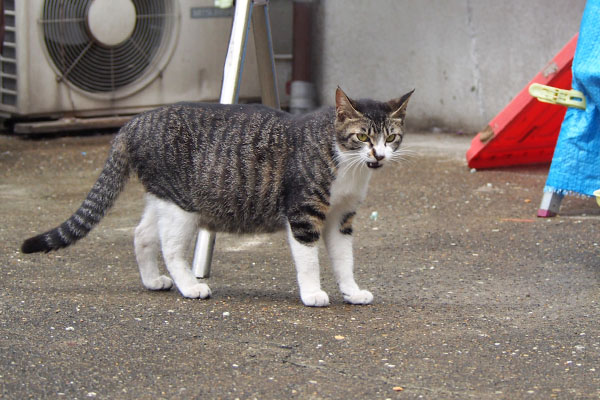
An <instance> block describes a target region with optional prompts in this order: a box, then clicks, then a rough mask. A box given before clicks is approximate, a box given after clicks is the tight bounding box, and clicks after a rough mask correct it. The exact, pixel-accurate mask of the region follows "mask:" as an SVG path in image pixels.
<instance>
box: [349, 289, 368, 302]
mask: <svg viewBox="0 0 600 400" xmlns="http://www.w3.org/2000/svg"><path fill="white" fill-rule="evenodd" d="M344 301H345V302H346V303H350V304H371V303H372V302H373V295H372V294H371V292H369V291H368V290H359V291H358V292H355V293H352V294H344Z"/></svg>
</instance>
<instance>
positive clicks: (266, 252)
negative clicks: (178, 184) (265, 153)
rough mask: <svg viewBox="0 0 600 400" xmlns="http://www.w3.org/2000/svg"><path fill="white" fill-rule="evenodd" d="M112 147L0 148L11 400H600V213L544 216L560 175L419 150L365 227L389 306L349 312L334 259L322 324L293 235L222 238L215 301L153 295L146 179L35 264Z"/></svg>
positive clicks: (25, 143)
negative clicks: (303, 282)
mask: <svg viewBox="0 0 600 400" xmlns="http://www.w3.org/2000/svg"><path fill="white" fill-rule="evenodd" d="M112 137H113V136H112V135H110V134H104V135H91V136H67V137H60V138H47V137H46V138H41V139H35V140H32V139H23V138H19V137H14V136H0V216H1V218H2V220H1V223H0V249H1V250H0V268H1V269H0V276H1V286H0V288H1V289H0V397H1V398H5V399H25V398H34V399H41V398H52V399H54V398H65V399H89V398H97V399H162V398H165V399H172V398H182V399H236V398H239V399H253V398H256V399H288V398H298V399H387V398H389V399H413V398H425V399H467V398H474V399H548V398H562V399H579V398H582V399H583V398H594V399H597V398H599V397H600V325H599V323H598V322H599V320H600V294H599V285H598V283H599V280H600V262H599V260H598V256H599V254H600V248H599V246H598V244H599V243H600V208H599V207H598V206H597V205H596V204H595V202H594V200H592V199H579V198H569V197H567V198H565V200H564V201H563V205H562V208H561V214H560V215H559V216H558V217H556V218H550V219H538V218H536V217H535V215H536V211H537V208H538V206H539V202H540V199H541V195H542V189H543V186H544V182H545V178H546V175H547V171H548V166H541V167H527V168H513V169H496V170H489V171H476V172H475V171H470V169H469V168H468V167H467V166H466V163H465V159H464V153H465V151H466V150H467V148H468V147H469V143H470V139H471V138H470V137H469V136H460V135H453V134H431V133H425V134H422V133H409V134H408V135H407V138H406V143H407V145H408V146H410V147H411V148H412V150H414V152H415V155H414V156H413V157H411V159H410V161H408V162H405V163H402V164H397V165H393V166H386V167H384V168H382V169H380V170H378V171H375V174H374V177H373V180H372V182H371V186H370V190H369V195H368V197H367V199H366V201H365V204H364V205H363V207H362V208H361V209H360V210H359V212H358V215H357V217H356V218H355V225H354V228H355V229H354V231H355V259H356V265H357V267H356V274H357V278H358V282H359V284H361V286H362V287H364V288H366V289H369V290H371V291H372V292H373V294H374V296H375V300H374V303H373V304H372V305H369V306H351V305H347V304H345V303H344V302H343V300H342V297H341V295H340V294H339V293H338V292H337V290H336V287H335V283H334V280H333V277H332V275H331V273H330V271H329V267H328V261H327V257H325V252H324V249H323V248H322V249H321V250H322V251H321V255H322V266H323V268H322V269H323V273H322V281H323V286H324V288H325V290H326V291H327V292H328V293H329V295H330V299H331V306H330V307H328V308H308V307H304V306H303V305H302V304H301V302H300V299H299V295H298V289H297V284H296V279H295V273H294V267H293V264H292V259H291V256H290V253H289V250H288V247H287V244H286V241H285V235H284V234H274V235H259V236H246V237H237V236H231V235H218V237H217V245H216V250H215V254H214V262H213V269H212V276H211V278H210V279H209V284H210V286H211V289H212V292H213V297H212V298H210V299H208V300H189V299H184V298H182V297H181V296H180V295H179V293H178V292H177V291H176V290H175V289H173V290H171V291H167V292H150V291H147V290H145V289H144V288H143V287H142V285H141V281H140V278H139V274H138V271H137V266H136V263H135V258H134V253H133V244H132V241H133V230H134V228H135V226H136V224H137V223H138V221H139V218H140V214H141V210H142V208H143V200H142V194H143V190H142V187H141V185H140V184H139V183H138V182H137V181H136V180H135V179H132V180H131V181H130V183H129V185H128V187H127V188H126V190H125V192H124V193H123V194H122V195H121V197H120V198H119V200H118V201H117V203H116V205H115V207H114V208H113V209H112V211H111V212H110V213H109V215H108V216H107V217H106V218H105V219H104V220H103V221H102V222H101V224H100V225H99V226H98V227H97V228H96V229H95V230H93V231H92V232H91V233H90V235H89V236H88V237H87V238H85V239H84V240H82V241H80V242H79V243H77V244H76V245H74V246H72V247H70V248H67V249H63V250H61V251H58V252H54V253H50V254H34V255H24V254H21V253H20V252H19V247H20V244H21V242H22V240H23V239H25V238H27V237H29V236H31V235H32V234H34V233H39V232H41V231H43V230H46V229H48V228H51V227H54V226H56V225H57V224H58V223H60V222H62V221H63V220H64V219H66V217H68V216H69V215H70V214H71V213H72V212H73V211H74V210H75V209H76V208H77V207H78V205H79V204H80V202H81V201H82V200H83V198H84V197H85V195H86V193H87V191H88V190H89V188H90V187H91V185H92V183H93V182H94V180H95V179H96V177H97V175H98V173H99V171H100V168H101V167H102V165H103V163H104V159H105V157H106V154H107V150H108V147H109V142H110V140H111V139H112ZM375 216H376V218H375Z"/></svg>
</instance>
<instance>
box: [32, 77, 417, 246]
mask: <svg viewBox="0 0 600 400" xmlns="http://www.w3.org/2000/svg"><path fill="white" fill-rule="evenodd" d="M411 93H412V92H411ZM411 93H407V94H406V95H404V96H403V97H401V98H399V99H396V100H391V101H389V102H375V101H372V100H363V101H355V100H352V99H350V98H349V97H347V96H346V95H345V94H344V93H343V91H342V90H341V89H339V88H338V90H337V92H336V107H335V108H324V109H321V110H318V111H315V112H313V113H309V114H306V115H302V116H292V115H290V114H288V113H285V112H282V111H278V110H273V109H270V108H267V107H264V106H262V105H220V104H207V103H178V104H174V105H171V106H165V107H162V108H158V109H156V110H153V111H149V112H146V113H142V114H140V115H138V116H136V117H134V118H133V119H132V120H131V121H130V122H129V123H127V124H126V125H125V126H123V128H121V130H120V132H119V133H118V135H117V136H116V137H115V139H114V141H113V144H112V147H111V150H110V154H109V157H108V160H107V161H106V164H105V166H104V168H103V170H102V172H101V174H100V177H99V178H98V180H97V181H96V183H95V184H94V185H93V187H92V189H91V190H90V192H89V194H88V195H87V197H86V199H85V200H84V202H83V203H82V205H81V206H80V207H79V209H77V210H76V211H75V213H74V214H73V215H72V216H71V217H70V218H69V219H67V220H66V221H65V222H64V223H62V224H61V225H59V226H58V227H57V228H54V229H52V230H50V231H48V232H45V233H42V234H40V235H37V236H34V237H32V238H30V239H27V240H26V241H25V242H24V243H23V245H22V251H23V252H24V253H33V252H48V251H51V250H57V249H60V248H62V247H66V246H69V245H70V244H72V243H74V242H76V241H78V240H79V239H81V238H83V237H84V236H85V235H86V234H87V233H88V232H89V231H90V230H91V229H92V228H93V227H94V226H95V225H97V224H98V223H99V222H100V220H101V219H102V217H103V216H104V215H105V214H106V212H107V211H108V210H109V209H110V207H111V206H112V205H113V203H114V201H115V199H116V198H117V196H118V195H119V193H120V192H121V191H122V189H123V187H124V185H125V183H126V181H127V179H128V178H129V176H130V174H131V173H134V174H135V175H137V177H138V178H139V180H140V181H141V183H142V184H143V185H144V187H145V189H146V191H147V192H148V193H149V194H150V195H152V196H154V197H155V198H157V199H160V200H162V201H165V202H167V203H170V204H174V205H176V206H178V207H179V208H180V209H181V210H183V211H184V212H187V213H192V214H193V215H195V218H197V221H196V225H197V226H198V227H202V228H206V229H208V230H210V231H213V232H232V233H240V234H241V233H258V232H274V231H277V230H282V229H286V227H288V229H289V230H290V231H291V234H292V237H293V239H294V240H295V241H297V242H298V243H299V244H301V245H303V246H312V245H314V243H315V242H317V240H319V238H320V237H321V234H322V231H323V228H324V226H325V222H326V220H327V219H328V216H329V215H330V211H331V208H332V203H335V201H334V200H335V199H332V198H331V196H332V187H333V185H334V182H336V180H338V181H339V180H340V179H341V177H342V176H343V175H344V176H345V179H351V178H350V177H352V176H353V175H355V174H356V171H357V170H365V171H367V170H368V171H369V173H370V171H372V170H375V169H377V168H379V167H381V166H382V165H383V163H384V162H385V161H386V160H388V159H389V160H393V159H394V156H393V154H395V153H396V151H397V150H398V149H399V147H400V143H401V141H402V135H403V131H402V129H403V125H404V116H405V109H406V104H407V102H408V98H409V97H410V94H411ZM359 175H360V174H359ZM367 182H368V180H367V181H365V185H366V183H367ZM355 206H357V204H356V205H355ZM354 215H355V209H348V210H344V213H343V214H342V215H340V216H339V217H337V218H339V220H338V221H337V222H336V226H337V229H338V231H339V232H340V233H341V234H343V235H351V234H352V218H353V216H354ZM163 251H164V249H163Z"/></svg>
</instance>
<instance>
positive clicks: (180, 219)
mask: <svg viewBox="0 0 600 400" xmlns="http://www.w3.org/2000/svg"><path fill="white" fill-rule="evenodd" d="M155 203H156V204H157V216H158V234H159V237H160V244H161V248H162V253H163V257H164V260H165V265H166V266H167V270H168V271H169V274H170V275H171V278H173V281H174V282H175V286H177V289H179V291H180V292H181V294H182V295H183V296H184V297H188V298H194V299H196V298H200V299H205V298H208V297H210V296H211V291H210V288H209V287H208V285H207V284H205V283H202V282H198V280H197V279H196V277H195V276H194V274H193V272H192V270H191V267H190V263H189V261H188V260H187V258H188V255H189V251H188V250H189V248H190V244H191V243H192V237H193V235H194V234H196V233H197V232H198V219H197V218H198V217H197V215H196V214H194V213H190V212H187V211H184V210H183V209H181V208H180V207H178V206H177V205H175V204H173V203H170V202H167V201H164V200H160V199H158V198H155Z"/></svg>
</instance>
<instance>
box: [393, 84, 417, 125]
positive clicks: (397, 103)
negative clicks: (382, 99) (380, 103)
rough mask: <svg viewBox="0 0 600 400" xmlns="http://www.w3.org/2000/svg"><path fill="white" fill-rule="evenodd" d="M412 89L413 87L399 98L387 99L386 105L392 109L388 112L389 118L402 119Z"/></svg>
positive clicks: (412, 91)
mask: <svg viewBox="0 0 600 400" xmlns="http://www.w3.org/2000/svg"><path fill="white" fill-rule="evenodd" d="M414 91H415V89H413V90H411V91H410V92H408V93H406V94H404V95H403V96H402V97H400V98H399V99H393V100H390V101H388V105H389V106H390V108H391V109H392V112H391V113H390V118H391V119H404V116H405V115H406V106H407V105H408V99H410V96H412V94H413V93H414Z"/></svg>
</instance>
